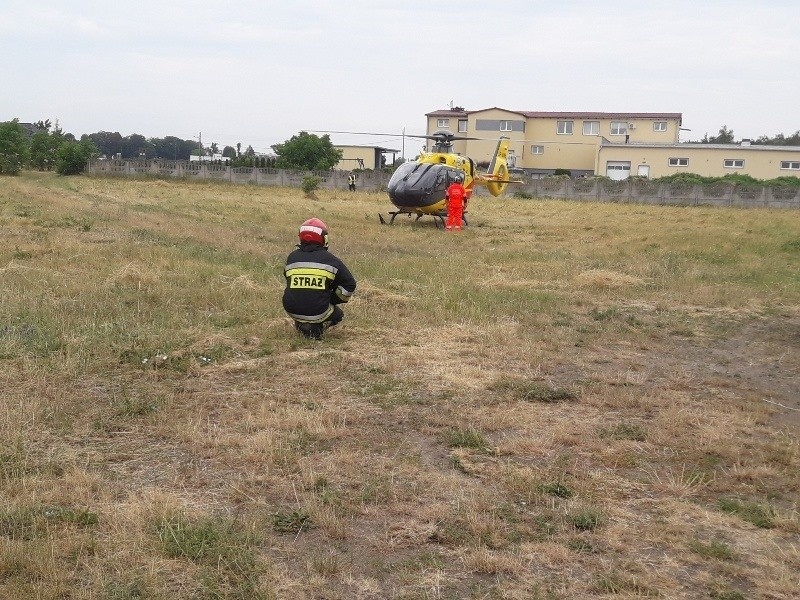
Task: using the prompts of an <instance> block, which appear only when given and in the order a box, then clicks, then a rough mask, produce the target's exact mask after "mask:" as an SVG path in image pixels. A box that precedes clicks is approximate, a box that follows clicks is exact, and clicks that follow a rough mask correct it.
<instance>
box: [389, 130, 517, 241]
mask: <svg viewBox="0 0 800 600" xmlns="http://www.w3.org/2000/svg"><path fill="white" fill-rule="evenodd" d="M408 137H418V138H424V139H429V140H433V146H432V148H431V151H430V152H422V153H421V154H420V155H419V157H417V159H416V160H414V161H410V162H405V163H403V164H402V165H400V166H399V167H398V168H397V170H396V171H395V172H394V173H393V174H392V177H391V179H389V184H388V186H387V190H388V192H389V199H390V200H391V201H392V204H394V205H395V207H396V208H397V210H394V211H391V212H389V214H390V215H391V218H390V219H389V223H388V224H389V225H391V224H392V223H394V220H395V218H396V217H397V215H408V216H409V217H410V216H411V215H416V217H417V218H416V220H417V221H419V219H420V218H422V217H423V216H425V215H430V216H432V217H433V218H434V223H435V224H436V226H437V227H438V226H439V222H443V221H444V218H445V217H446V216H447V198H446V192H447V188H448V186H449V185H450V184H451V183H453V181H455V179H456V178H459V179H461V182H462V184H463V186H464V189H465V190H466V192H467V196H466V197H467V199H469V198H470V197H471V196H472V191H473V188H474V186H475V185H485V186H486V188H487V189H488V190H489V193H490V194H491V195H492V196H499V195H500V194H502V193H503V191H504V190H505V189H506V187H507V186H508V184H509V183H522V181H521V180H517V179H509V178H508V146H509V138H507V137H501V138H500V139H499V140H498V142H497V148H496V149H495V152H494V156H493V157H492V160H491V162H490V163H489V167H488V169H487V170H486V172H485V173H481V172H478V171H477V169H476V166H475V162H474V161H473V160H472V159H471V158H469V157H467V156H462V155H460V154H456V153H455V152H453V142H454V141H455V140H477V139H481V138H474V137H464V136H457V135H454V134H452V133H450V132H449V131H436V132H434V133H433V134H431V135H412V136H408ZM378 217H379V218H380V221H381V223H386V220H385V219H384V218H383V216H382V215H378ZM464 223H465V224H466V223H467V219H466V216H464Z"/></svg>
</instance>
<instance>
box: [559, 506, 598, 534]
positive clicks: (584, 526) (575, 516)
mask: <svg viewBox="0 0 800 600" xmlns="http://www.w3.org/2000/svg"><path fill="white" fill-rule="evenodd" d="M567 520H568V521H569V523H570V524H571V525H572V526H573V527H574V528H575V529H578V530H579V531H594V530H595V529H597V528H598V527H600V525H602V524H603V523H604V522H605V516H604V515H603V514H602V513H601V512H600V511H598V510H595V509H592V508H584V509H581V510H577V511H575V512H572V513H570V514H569V515H567Z"/></svg>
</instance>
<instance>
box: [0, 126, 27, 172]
mask: <svg viewBox="0 0 800 600" xmlns="http://www.w3.org/2000/svg"><path fill="white" fill-rule="evenodd" d="M28 152H29V147H28V138H27V136H26V135H25V130H24V129H22V125H20V124H19V119H14V120H13V121H7V122H5V123H0V175H17V174H18V173H19V172H20V171H21V170H22V167H23V166H24V165H25V164H26V163H27V162H28Z"/></svg>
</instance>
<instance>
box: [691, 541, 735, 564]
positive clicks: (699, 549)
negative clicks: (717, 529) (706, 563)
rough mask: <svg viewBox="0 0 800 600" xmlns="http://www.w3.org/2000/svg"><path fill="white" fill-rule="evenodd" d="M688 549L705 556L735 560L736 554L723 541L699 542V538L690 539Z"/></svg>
mask: <svg viewBox="0 0 800 600" xmlns="http://www.w3.org/2000/svg"><path fill="white" fill-rule="evenodd" d="M689 549H690V550H691V551H692V552H694V553H695V554H698V555H700V556H703V557H705V558H713V559H716V560H735V559H736V554H735V553H734V552H733V550H731V547H730V546H728V544H726V543H725V542H720V541H717V540H711V541H710V542H701V541H700V540H690V541H689Z"/></svg>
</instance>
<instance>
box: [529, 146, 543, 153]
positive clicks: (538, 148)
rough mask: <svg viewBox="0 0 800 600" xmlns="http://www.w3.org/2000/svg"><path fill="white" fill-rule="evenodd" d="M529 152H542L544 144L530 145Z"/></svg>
mask: <svg viewBox="0 0 800 600" xmlns="http://www.w3.org/2000/svg"><path fill="white" fill-rule="evenodd" d="M531 154H544V146H531Z"/></svg>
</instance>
